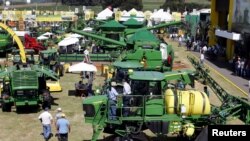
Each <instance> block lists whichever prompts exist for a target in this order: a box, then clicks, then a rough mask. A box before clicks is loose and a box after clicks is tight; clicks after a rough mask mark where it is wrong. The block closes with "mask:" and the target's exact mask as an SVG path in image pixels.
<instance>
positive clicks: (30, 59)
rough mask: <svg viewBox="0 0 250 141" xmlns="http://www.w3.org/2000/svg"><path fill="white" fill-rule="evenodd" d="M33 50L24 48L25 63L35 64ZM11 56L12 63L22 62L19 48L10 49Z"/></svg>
mask: <svg viewBox="0 0 250 141" xmlns="http://www.w3.org/2000/svg"><path fill="white" fill-rule="evenodd" d="M34 53H35V51H34V50H33V49H25V55H26V62H27V64H35V58H34ZM12 58H13V64H14V65H16V64H22V60H21V57H20V51H19V50H13V51H12Z"/></svg>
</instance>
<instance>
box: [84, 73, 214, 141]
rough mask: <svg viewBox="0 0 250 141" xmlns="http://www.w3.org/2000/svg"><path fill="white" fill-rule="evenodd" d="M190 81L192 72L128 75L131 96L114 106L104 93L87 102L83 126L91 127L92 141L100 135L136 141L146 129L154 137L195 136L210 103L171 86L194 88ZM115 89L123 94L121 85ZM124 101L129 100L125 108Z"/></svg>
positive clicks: (201, 95)
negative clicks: (177, 82) (113, 113)
mask: <svg viewBox="0 0 250 141" xmlns="http://www.w3.org/2000/svg"><path fill="white" fill-rule="evenodd" d="M192 77H193V72H192V71H176V72H166V73H161V72H157V71H134V72H131V74H130V75H129V80H130V82H129V84H130V85H131V92H132V93H131V94H130V95H122V94H121V95H119V96H118V98H117V104H116V105H110V103H111V102H110V100H109V99H108V96H107V93H106V91H103V94H102V95H97V96H93V97H89V98H86V99H85V100H84V101H83V110H84V112H85V122H86V123H90V124H92V125H93V133H94V134H93V136H92V141H96V140H97V138H98V136H99V134H100V133H101V132H102V131H103V132H105V133H109V134H114V135H115V136H116V138H115V140H130V139H138V137H139V135H140V134H141V133H142V131H144V130H146V129H149V130H151V131H152V132H153V133H155V134H156V135H165V134H167V133H172V134H179V135H183V136H185V137H188V138H192V137H193V136H196V132H195V129H202V127H203V126H205V125H207V119H209V116H210V113H211V106H210V102H209V99H208V97H207V95H206V94H205V93H204V92H200V91H195V90H186V89H181V90H180V89H176V87H175V86H173V84H171V83H170V82H173V81H176V80H177V79H181V80H182V81H183V82H184V83H185V84H190V85H193V83H194V81H193V78H192ZM184 78H185V79H184ZM115 88H116V90H117V91H118V93H122V90H123V86H122V85H119V83H118V85H117V86H116V87H115ZM124 99H129V104H128V105H126V106H124V102H123V101H124ZM112 106H115V108H116V114H115V115H110V110H111V108H112ZM125 113H127V114H125ZM141 140H147V139H146V138H141Z"/></svg>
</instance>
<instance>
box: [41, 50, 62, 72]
mask: <svg viewBox="0 0 250 141" xmlns="http://www.w3.org/2000/svg"><path fill="white" fill-rule="evenodd" d="M39 63H40V65H42V66H45V67H47V68H48V69H50V70H53V71H54V72H57V73H58V75H59V76H63V74H64V70H63V65H62V64H60V57H59V54H58V52H57V50H56V49H53V48H48V49H47V50H43V51H40V54H39Z"/></svg>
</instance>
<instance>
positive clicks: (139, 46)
mask: <svg viewBox="0 0 250 141" xmlns="http://www.w3.org/2000/svg"><path fill="white" fill-rule="evenodd" d="M72 31H73V32H76V33H78V34H82V35H86V36H91V37H92V38H98V39H103V40H105V41H107V42H112V43H115V44H119V45H122V46H123V47H124V48H123V49H122V50H120V51H121V52H120V54H116V55H112V53H111V55H110V58H111V60H115V58H117V57H118V58H117V59H116V61H130V62H142V63H144V66H145V69H146V70H161V71H166V70H171V69H172V63H171V65H170V66H166V65H165V64H164V63H163V60H164V59H163V56H162V52H164V53H165V54H166V55H169V54H170V55H171V56H172V60H173V58H174V52H173V50H172V47H171V46H170V45H166V44H165V43H160V41H159V40H158V39H157V38H156V37H155V36H154V35H153V34H152V33H151V32H149V31H147V30H139V31H137V32H136V33H135V34H134V35H132V36H131V37H130V38H129V39H128V40H127V42H126V43H125V42H119V41H116V40H112V39H109V38H103V37H100V36H98V35H94V34H90V33H86V32H82V31H77V30H72ZM160 44H164V46H165V48H164V49H162V50H161V49H160ZM93 55H94V54H90V58H91V59H92V56H93ZM105 55H109V54H105ZM166 58H167V57H166ZM166 58H165V59H166Z"/></svg>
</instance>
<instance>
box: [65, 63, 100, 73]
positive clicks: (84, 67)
mask: <svg viewBox="0 0 250 141" xmlns="http://www.w3.org/2000/svg"><path fill="white" fill-rule="evenodd" d="M80 71H89V72H96V71H97V68H96V66H95V65H92V64H87V63H84V62H80V63H77V64H74V65H72V66H70V67H69V72H80Z"/></svg>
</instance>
